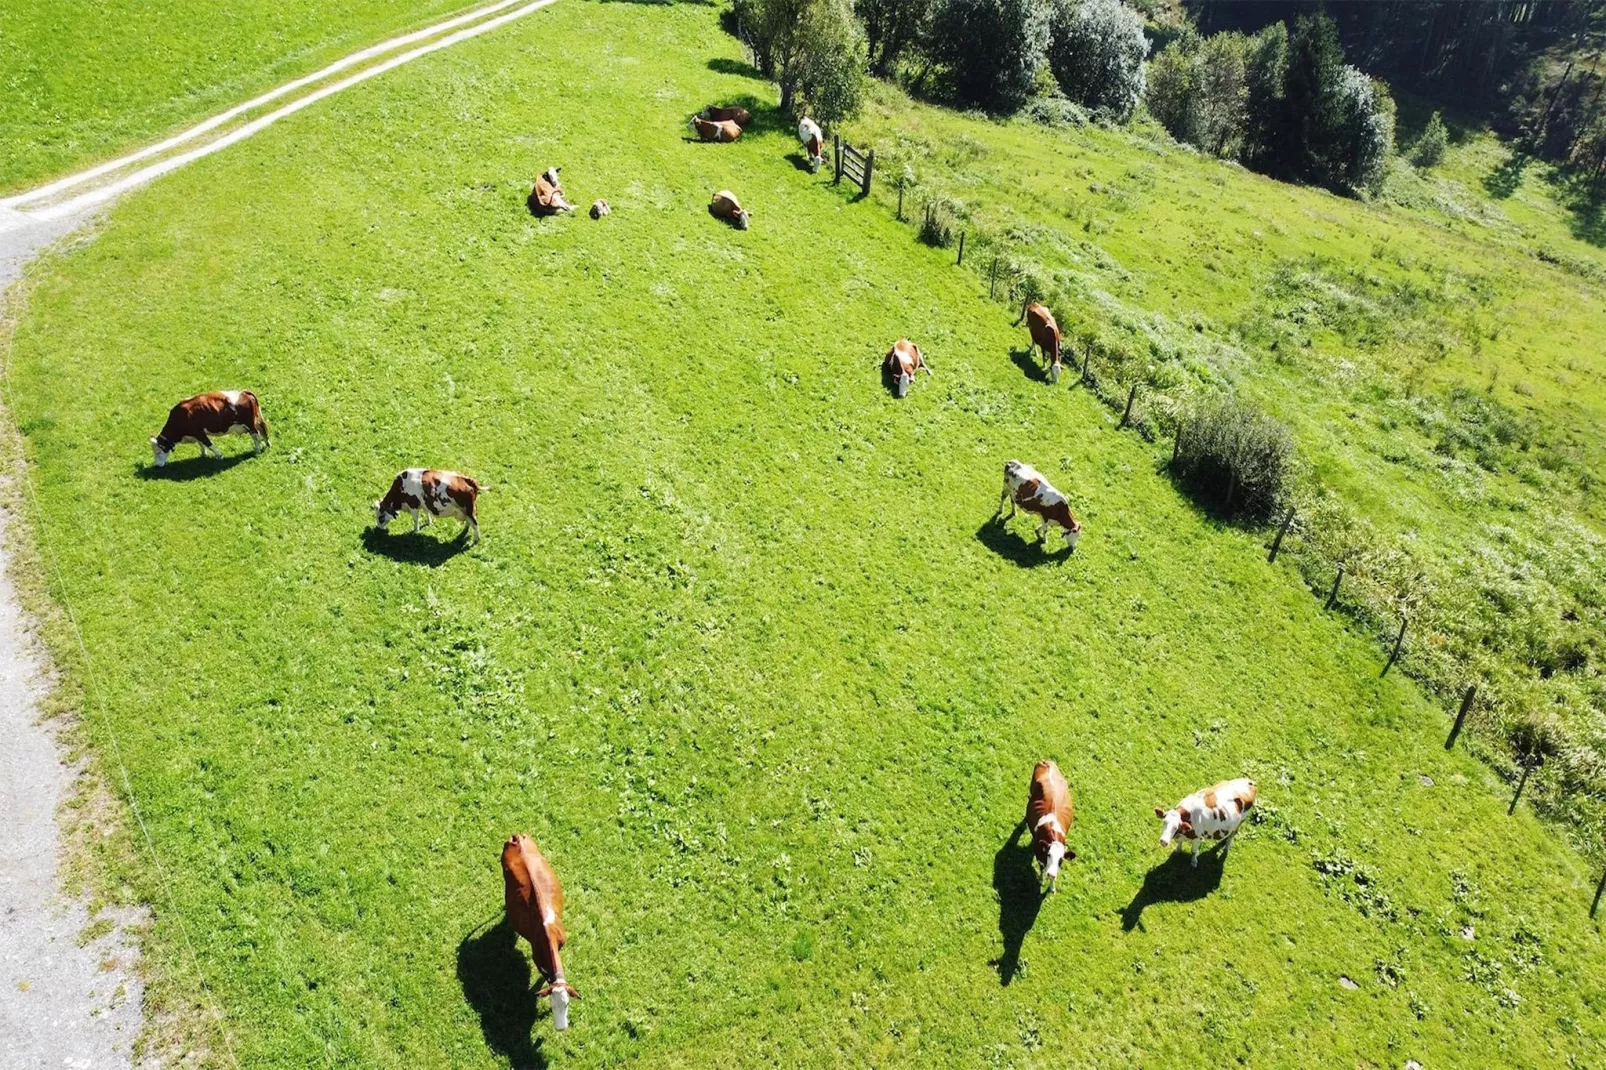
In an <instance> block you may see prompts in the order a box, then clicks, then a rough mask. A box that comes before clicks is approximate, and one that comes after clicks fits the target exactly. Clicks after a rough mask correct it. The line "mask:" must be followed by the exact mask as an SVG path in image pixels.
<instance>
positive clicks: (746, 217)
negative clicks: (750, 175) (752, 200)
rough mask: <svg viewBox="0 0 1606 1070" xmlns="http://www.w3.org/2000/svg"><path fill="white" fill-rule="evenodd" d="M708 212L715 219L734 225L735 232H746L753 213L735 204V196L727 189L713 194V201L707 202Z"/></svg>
mask: <svg viewBox="0 0 1606 1070" xmlns="http://www.w3.org/2000/svg"><path fill="white" fill-rule="evenodd" d="M708 211H709V212H710V213H712V214H713V216H714V217H715V218H716V219H723V220H725V221H726V222H727V223H734V224H735V225H736V229H737V230H746V229H747V228H748V226H749V224H751V222H752V220H753V213H751V212H749V211H748V210H747V209H745V208H743V207H742V206H741V205H740V204H739V203H737V200H736V194H734V193H732V192H731V191H730V190H728V189H722V190H720V191H719V192H718V193H716V194H714V199H713V200H711V201H709V202H708Z"/></svg>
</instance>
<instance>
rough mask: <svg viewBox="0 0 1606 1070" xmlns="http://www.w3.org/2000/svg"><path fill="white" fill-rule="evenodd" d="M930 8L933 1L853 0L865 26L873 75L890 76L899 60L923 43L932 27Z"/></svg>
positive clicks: (867, 48)
mask: <svg viewBox="0 0 1606 1070" xmlns="http://www.w3.org/2000/svg"><path fill="white" fill-rule="evenodd" d="M931 8H932V0H856V2H855V3H854V5H853V9H854V11H856V12H857V13H858V15H859V20H860V21H861V22H863V23H864V35H865V53H866V55H867V56H868V58H869V63H870V72H871V73H872V74H875V75H877V76H879V77H886V76H887V75H889V74H891V73H892V71H893V69H894V68H895V67H896V65H897V62H898V59H899V57H900V56H902V55H903V54H904V53H905V52H906V51H907V50H908V49H910V48H911V47H912V46H915V45H918V44H919V43H920V42H921V41H922V40H924V38H925V36H926V33H927V31H928V30H929V29H930V27H931Z"/></svg>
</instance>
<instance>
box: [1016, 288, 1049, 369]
mask: <svg viewBox="0 0 1606 1070" xmlns="http://www.w3.org/2000/svg"><path fill="white" fill-rule="evenodd" d="M1021 320H1025V321H1026V330H1027V331H1029V332H1030V333H1031V336H1032V345H1033V346H1036V347H1037V348H1038V349H1039V350H1041V351H1042V354H1043V359H1045V360H1047V361H1048V381H1049V382H1051V383H1058V382H1059V381H1060V325H1059V324H1057V323H1055V322H1054V314H1053V313H1052V312H1050V311H1049V310H1048V306H1046V305H1040V304H1037V303H1036V302H1033V303H1031V304H1028V305H1025V306H1024V307H1022V308H1021V310H1020V319H1017V320H1016V321H1015V326H1017V327H1019V326H1020V323H1021ZM1030 351H1031V346H1028V347H1027V352H1030Z"/></svg>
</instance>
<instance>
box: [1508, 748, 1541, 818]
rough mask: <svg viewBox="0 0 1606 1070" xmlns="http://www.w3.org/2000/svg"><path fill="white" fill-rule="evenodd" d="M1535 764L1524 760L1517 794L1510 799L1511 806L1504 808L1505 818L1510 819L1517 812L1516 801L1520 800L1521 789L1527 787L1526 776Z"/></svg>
mask: <svg viewBox="0 0 1606 1070" xmlns="http://www.w3.org/2000/svg"><path fill="white" fill-rule="evenodd" d="M1535 764H1536V763H1535V762H1534V761H1533V760H1532V759H1525V760H1524V761H1523V763H1522V777H1521V779H1519V780H1518V781H1517V793H1516V794H1515V795H1513V796H1512V797H1511V805H1510V806H1508V807H1506V816H1507V817H1510V816H1511V815H1512V814H1514V813H1516V812H1517V800H1518V799H1520V798H1522V789H1523V788H1525V787H1527V786H1528V775H1529V774H1530V773H1532V772H1533V771H1534V765H1535Z"/></svg>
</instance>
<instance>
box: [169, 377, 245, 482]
mask: <svg viewBox="0 0 1606 1070" xmlns="http://www.w3.org/2000/svg"><path fill="white" fill-rule="evenodd" d="M240 434H244V435H250V436H251V446H252V448H253V449H254V450H255V451H256V452H258V453H261V452H262V451H263V450H265V449H267V448H268V423H267V421H266V420H264V419H263V418H262V406H261V405H259V404H257V396H256V395H255V394H253V393H251V391H249V390H213V391H211V392H210V393H206V394H196V395H195V396H194V397H192V398H186V399H184V400H183V401H181V402H179V403H178V404H177V405H174V406H173V408H172V409H171V410H170V411H169V412H168V414H167V423H165V424H163V425H162V430H161V433H160V434H158V435H157V436H156V437H155V438H153V439H151V452H152V454H153V459H154V461H155V463H156V467H158V468H161V467H162V466H163V465H165V464H167V458H168V457H169V456H171V455H172V453H173V450H174V449H175V448H176V447H177V446H178V444H179V443H181V442H195V443H199V444H200V447H201V456H203V457H205V456H206V454H207V451H208V450H210V451H211V453H212V456H214V457H216V458H217V459H218V460H222V459H223V454H222V453H221V452H220V451H219V450H218V448H217V447H216V446H214V445H212V439H211V436H212V435H218V436H222V435H240Z"/></svg>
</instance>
